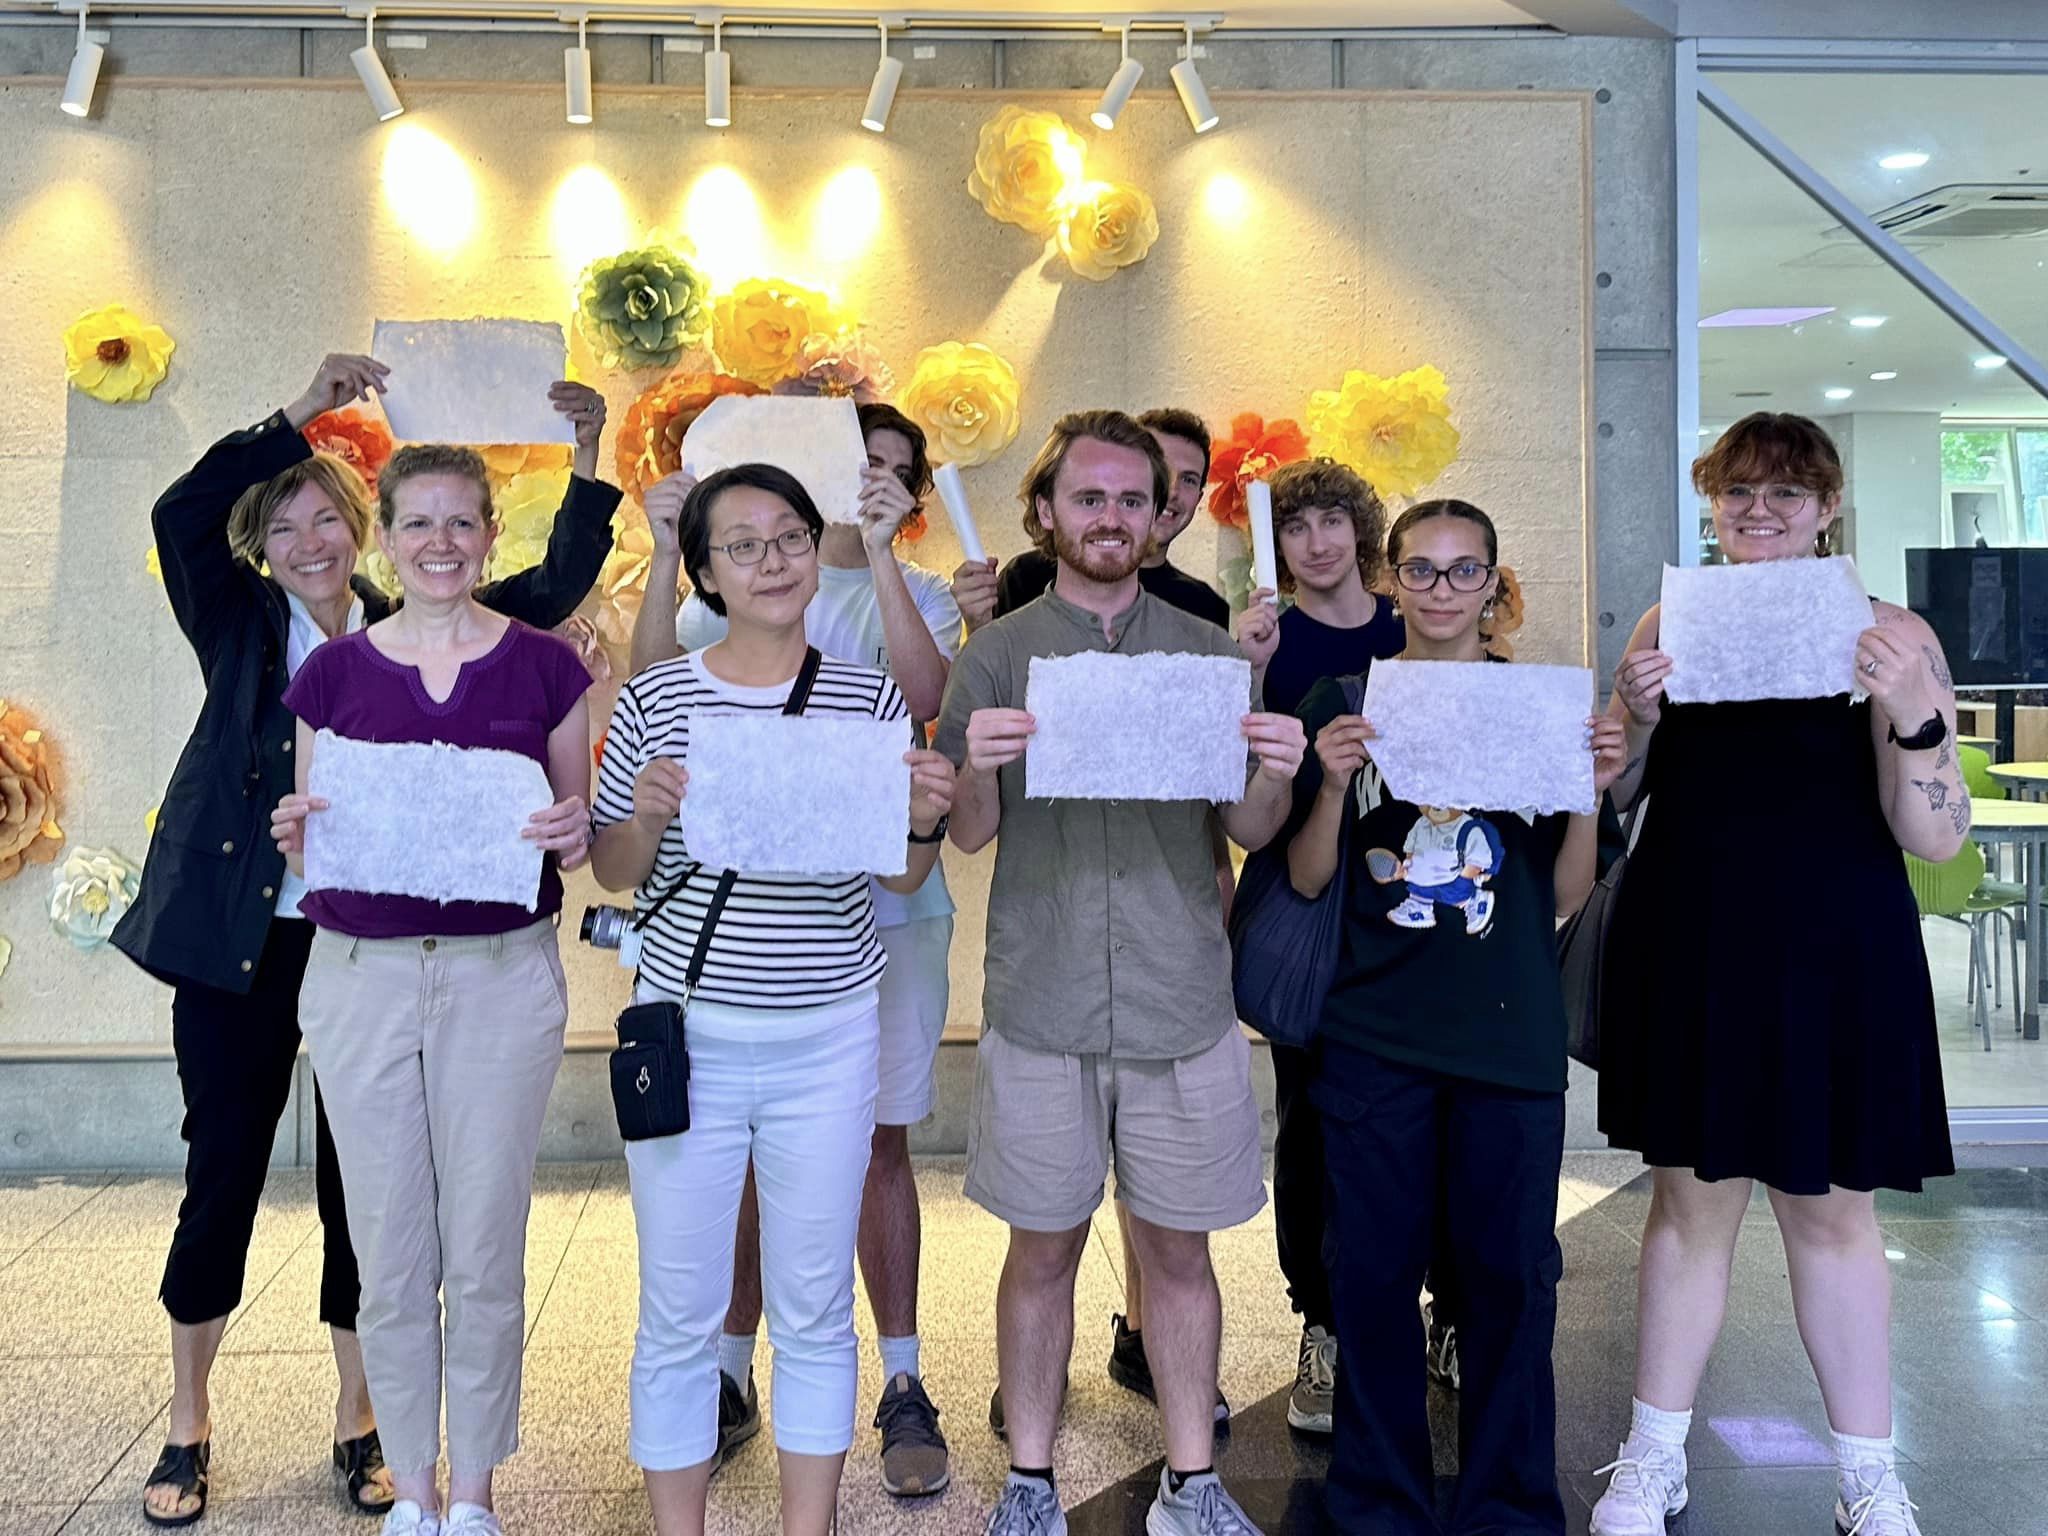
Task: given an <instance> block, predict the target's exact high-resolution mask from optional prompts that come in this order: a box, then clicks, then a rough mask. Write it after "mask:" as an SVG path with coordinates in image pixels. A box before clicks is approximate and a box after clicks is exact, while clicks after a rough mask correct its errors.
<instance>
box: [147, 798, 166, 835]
mask: <svg viewBox="0 0 2048 1536" xmlns="http://www.w3.org/2000/svg"><path fill="white" fill-rule="evenodd" d="M163 808H164V806H163V802H162V801H161V800H159V801H158V802H157V803H156V804H155V805H152V806H151V807H150V808H149V809H148V811H146V812H145V813H144V814H143V817H142V830H143V831H145V832H147V833H148V834H149V835H150V836H151V837H155V836H156V817H157V812H159V811H161V810H162V809H163Z"/></svg>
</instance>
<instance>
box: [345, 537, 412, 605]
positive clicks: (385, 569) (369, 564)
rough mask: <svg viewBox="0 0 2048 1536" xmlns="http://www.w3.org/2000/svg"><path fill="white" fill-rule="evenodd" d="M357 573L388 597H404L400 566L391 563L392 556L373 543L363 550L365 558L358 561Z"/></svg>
mask: <svg viewBox="0 0 2048 1536" xmlns="http://www.w3.org/2000/svg"><path fill="white" fill-rule="evenodd" d="M356 573H357V574H358V575H360V576H362V577H363V578H364V579H366V580H367V581H368V582H369V583H370V585H371V586H373V587H375V588H376V589H377V590H378V591H379V592H382V593H383V594H384V595H385V596H386V597H402V596H403V595H404V594H405V588H404V587H403V586H402V585H401V584H400V583H399V580H398V567H397V566H395V565H393V564H392V563H391V557H390V556H389V555H387V554H385V553H384V551H383V550H381V549H379V548H378V547H377V546H376V545H374V544H372V545H371V546H370V547H369V548H368V549H366V550H364V551H363V558H362V559H360V560H358V561H357V562H356Z"/></svg>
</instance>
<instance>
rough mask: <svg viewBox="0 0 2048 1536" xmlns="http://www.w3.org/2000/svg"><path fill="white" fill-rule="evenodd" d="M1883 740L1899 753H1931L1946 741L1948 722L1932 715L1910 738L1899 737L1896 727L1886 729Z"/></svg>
mask: <svg viewBox="0 0 2048 1536" xmlns="http://www.w3.org/2000/svg"><path fill="white" fill-rule="evenodd" d="M1885 739H1886V740H1888V741H1890V742H1891V743H1892V745H1894V746H1895V747H1897V748H1898V749H1899V750H1900V751H1901V752H1931V751H1933V750H1934V748H1936V747H1938V746H1940V745H1941V744H1942V743H1943V742H1944V741H1947V740H1948V722H1947V721H1946V720H1944V719H1942V718H1941V716H1940V715H1938V714H1937V715H1934V716H1932V717H1931V718H1930V719H1929V720H1928V722H1927V723H1926V724H1925V725H1923V726H1921V727H1920V729H1919V730H1917V731H1915V732H1914V733H1913V734H1912V735H1910V736H1901V735H1900V734H1899V732H1898V728H1897V727H1896V726H1891V727H1887V728H1886V730H1885Z"/></svg>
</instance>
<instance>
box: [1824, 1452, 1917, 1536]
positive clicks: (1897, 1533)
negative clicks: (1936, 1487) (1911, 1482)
mask: <svg viewBox="0 0 2048 1536" xmlns="http://www.w3.org/2000/svg"><path fill="white" fill-rule="evenodd" d="M1873 1474H1874V1475H1873ZM1919 1507H1920V1506H1919V1505H1917V1504H1915V1503H1914V1502H1913V1501H1912V1500H1911V1499H1909V1498H1907V1497H1906V1485H1905V1484H1904V1483H1902V1482H1900V1481H1899V1474H1898V1472H1897V1471H1896V1470H1895V1469H1893V1468H1891V1467H1887V1466H1883V1465H1881V1464H1880V1463H1877V1462H1872V1463H1871V1464H1870V1465H1869V1466H1867V1467H1858V1468H1857V1469H1856V1497H1855V1498H1853V1499H1845V1498H1843V1497H1842V1495H1841V1493H1837V1494H1836V1496H1835V1536H1920V1523H1919V1522H1918V1521H1917V1520H1915V1519H1914V1518H1913V1511H1914V1510H1916V1509H1918V1508H1919Z"/></svg>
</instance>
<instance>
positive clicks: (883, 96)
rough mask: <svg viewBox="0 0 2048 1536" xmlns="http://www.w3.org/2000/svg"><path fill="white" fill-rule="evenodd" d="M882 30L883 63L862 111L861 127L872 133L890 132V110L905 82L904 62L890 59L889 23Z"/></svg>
mask: <svg viewBox="0 0 2048 1536" xmlns="http://www.w3.org/2000/svg"><path fill="white" fill-rule="evenodd" d="M880 26H881V28H882V62H881V63H879V64H877V65H876V66H875V83H874V84H873V85H871V86H869V87H868V104H867V105H866V106H865V107H863V108H862V109H861V114H860V125H861V127H863V128H865V129H867V130H868V132H870V133H887V132H888V131H889V109H890V108H891V107H893V106H895V105H896V87H897V86H898V85H900V84H901V83H902V81H903V61H902V60H901V59H892V58H890V57H889V23H887V22H886V21H885V22H882V23H880Z"/></svg>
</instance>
